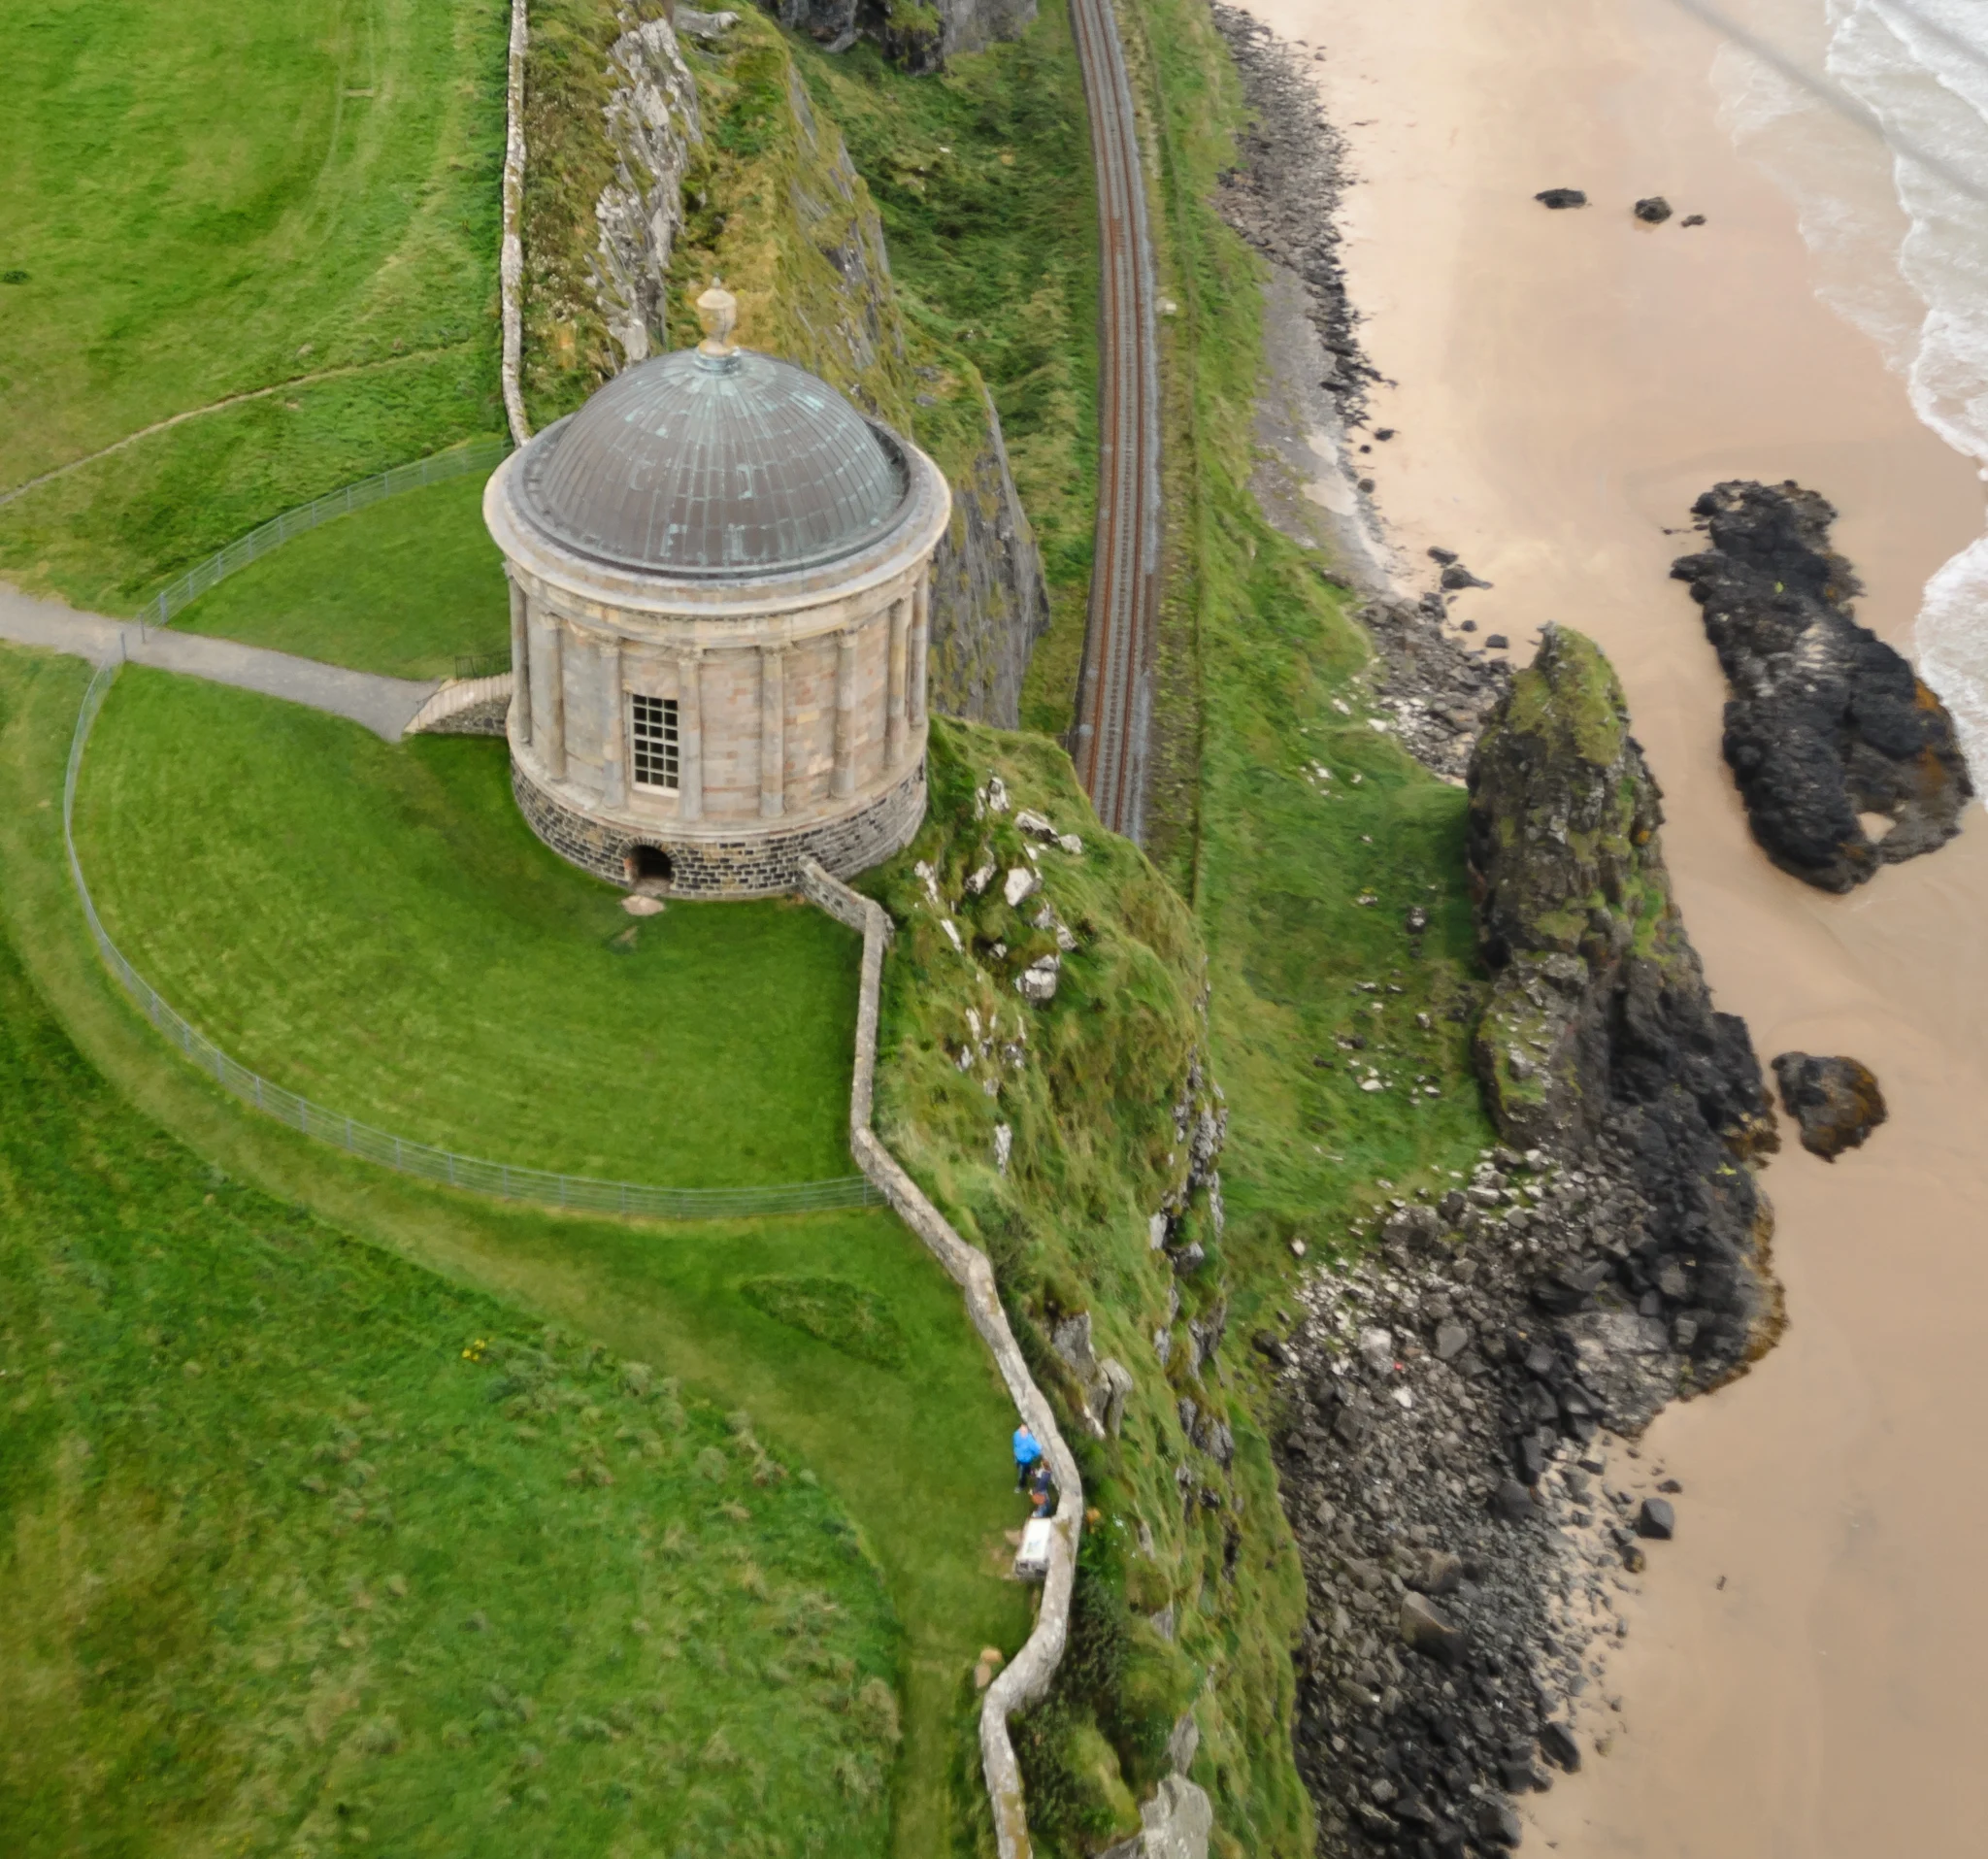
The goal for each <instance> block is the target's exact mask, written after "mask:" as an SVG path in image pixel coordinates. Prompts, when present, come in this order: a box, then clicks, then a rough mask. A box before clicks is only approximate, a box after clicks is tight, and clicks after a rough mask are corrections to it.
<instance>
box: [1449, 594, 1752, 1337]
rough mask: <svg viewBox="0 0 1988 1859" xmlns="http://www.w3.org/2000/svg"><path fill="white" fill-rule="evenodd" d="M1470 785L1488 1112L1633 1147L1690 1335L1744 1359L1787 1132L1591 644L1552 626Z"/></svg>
mask: <svg viewBox="0 0 1988 1859" xmlns="http://www.w3.org/2000/svg"><path fill="white" fill-rule="evenodd" d="M1470 787H1471V808H1470V825H1469V837H1468V856H1469V860H1470V868H1471V879H1472V886H1473V892H1474V899H1475V903H1476V909H1477V921H1478V931H1479V939H1480V943H1481V946H1482V951H1483V955H1484V960H1485V963H1486V965H1487V967H1488V968H1489V969H1490V970H1491V973H1492V978H1493V979H1492V996H1491V1001H1490V1004H1489V1005H1488V1007H1487V1008H1486V1009H1485V1012H1484V1015H1483V1018H1482V1020H1481V1021H1480V1023H1479V1026H1478V1031H1477V1036H1476V1042H1475V1057H1476V1063H1477V1069H1478V1073H1479V1076H1480V1077H1481V1079H1482V1080H1483V1084H1484V1090H1485V1096H1486V1101H1487V1103H1488V1105H1489V1107H1490V1110H1491V1112H1492V1115H1493V1117H1494V1118H1495V1119H1496V1121H1497V1123H1498V1125H1499V1127H1500V1129H1501V1130H1502V1131H1503V1133H1504V1134H1505V1136H1506V1139H1507V1140H1508V1142H1510V1143H1512V1144H1513V1145H1516V1146H1518V1147H1522V1148H1530V1147H1534V1146H1539V1147H1543V1148H1549V1149H1553V1150H1556V1151H1561V1152H1574V1153H1578V1152H1581V1151H1584V1150H1587V1149H1590V1148H1594V1147H1596V1146H1607V1147H1609V1148H1611V1149H1614V1150H1616V1151H1618V1152H1619V1155H1620V1157H1621V1159H1623V1160H1624V1161H1625V1162H1626V1163H1627V1164H1628V1166H1629V1167H1630V1169H1631V1170H1632V1172H1633V1174H1634V1175H1635V1177H1636V1178H1637V1179H1638V1180H1639V1182H1640V1186H1641V1189H1642V1193H1643V1197H1644V1201H1645V1203H1646V1215H1645V1223H1644V1230H1643V1233H1642V1235H1641V1239H1640V1245H1638V1246H1636V1247H1635V1248H1634V1251H1635V1252H1636V1253H1638V1254H1646V1258H1644V1260H1643V1263H1644V1264H1645V1265H1646V1266H1647V1268H1648V1276H1649V1277H1650V1278H1652V1280H1653V1281H1654V1280H1655V1279H1656V1278H1658V1277H1660V1276H1661V1277H1664V1278H1665V1279H1666V1281H1667V1282H1673V1283H1682V1284H1685V1285H1687V1286H1688V1287H1689V1291H1690V1296H1689V1298H1688V1299H1687V1301H1686V1303H1687V1310H1688V1313H1689V1314H1690V1315H1691V1319H1692V1334H1693V1336H1694V1344H1693V1348H1694V1353H1695V1354H1697V1355H1698V1356H1699V1357H1700V1358H1702V1359H1704V1360H1705V1362H1706V1367H1708V1368H1712V1369H1727V1368H1731V1367H1733V1366H1736V1365H1737V1364H1738V1363H1739V1362H1740V1361H1742V1360H1744V1359H1745V1357H1746V1356H1747V1355H1748V1354H1749V1353H1750V1352H1751V1351H1752V1349H1753V1348H1754V1346H1755V1345H1756V1344H1757V1343H1758V1342H1759V1341H1760V1338H1761V1333H1762V1330H1763V1326H1764V1325H1765V1324H1766V1323H1767V1322H1768V1321H1770V1319H1771V1313H1772V1311H1773V1308H1774V1299H1773V1292H1772V1287H1771V1286H1770V1285H1769V1283H1768V1281H1767V1279H1766V1278H1765V1261H1764V1256H1763V1253H1762V1251H1761V1247H1762V1245H1763V1243H1764V1241H1765V1238H1766V1235H1767V1232H1768V1230H1769V1214H1768V1210H1767V1204H1766V1201H1765V1198H1764V1197H1763V1196H1762V1195H1761V1194H1760V1193H1759V1191H1758V1189H1757V1188H1756V1186H1755V1184H1754V1178H1753V1174H1752V1171H1751V1170H1750V1169H1749V1168H1748V1167H1747V1166H1746V1163H1747V1162H1748V1161H1749V1160H1750V1159H1752V1158H1755V1157H1758V1156H1761V1155H1764V1154H1766V1153H1767V1152H1768V1151H1770V1150H1772V1149H1773V1148H1774V1147H1775V1146H1777V1145H1778V1142H1779V1138H1778V1136H1777V1134H1776V1132H1775V1129H1774V1124H1773V1112H1772V1107H1771V1104H1770V1101H1769V1098H1768V1095H1767V1092H1766V1089H1765V1086H1764V1084H1763V1081H1762V1078H1761V1068H1760V1061H1759V1060H1758V1058H1757V1057H1756V1056H1755V1054H1754V1050H1753V1042H1752V1040H1751V1038H1750V1037H1749V1035H1748V1033H1747V1030H1746V1025H1745V1022H1744V1021H1743V1020H1741V1019H1739V1017H1737V1016H1736V1015H1734V1014H1731V1013H1721V1012H1718V1011H1717V1010H1716V1009H1715V1008H1714V1007H1713V1005H1712V999H1711V992H1710V989H1709V988H1707V986H1706V980H1705V973H1704V970H1703V969H1702V967H1701V966H1700V964H1699V959H1698V953H1697V951H1696V950H1695V949H1694V948H1693V947H1692V946H1691V940H1690V938H1689V937H1688V936H1687V935H1686V934H1685V930H1684V923H1683V919H1682V918H1681V917H1680V915H1679V914H1678V912H1677V907H1676V905H1675V903H1674V902H1673V899H1672V896H1671V882H1670V877H1669V874H1668V873H1667V872H1666V870H1665V868H1664V859H1663V851H1662V846H1661V842H1660V839H1659V835H1658V829H1659V828H1660V827H1661V825H1662V823H1663V809H1662V804H1661V803H1662V796H1661V794H1660V792H1659V790H1658V787H1657V784H1656V781H1655V780H1653V779H1652V777H1651V775H1650V773H1649V770H1648V768H1647V767H1646V766H1645V765H1644V762H1643V757H1642V751H1641V749H1640V747H1639V746H1638V744H1637V742H1636V739H1635V738H1634V737H1633V736H1631V735H1630V733H1629V709H1628V705H1627V703H1626V701H1625V699H1624V697H1623V695H1622V687H1621V685H1620V683H1619V682H1618V681H1616V678H1615V674H1614V671H1613V670H1612V668H1611V667H1610V666H1609V664H1608V662H1607V659H1606V658H1604V657H1603V655H1602V653H1601V651H1600V650H1599V648H1598V647H1596V646H1595V645H1594V644H1593V642H1592V641H1590V640H1588V639H1585V638H1583V637H1582V636H1581V635H1580V634H1579V633H1575V632H1570V631H1568V630H1567V629H1565V628H1561V627H1549V628H1548V629H1547V631H1546V634H1545V638H1544V641H1543V643H1542V644H1541V647H1540V651H1539V655H1538V657H1537V658H1536V659H1535V661H1534V662H1533V664H1532V665H1531V666H1530V667H1529V668H1528V669H1527V670H1525V671H1523V672H1521V673H1520V674H1519V675H1518V677H1517V678H1516V679H1515V680H1514V681H1513V682H1512V688H1511V692H1510V694H1509V696H1508V697H1507V698H1506V699H1505V700H1504V701H1503V702H1502V703H1501V704H1500V706H1499V708H1498V710H1497V711H1496V712H1494V713H1493V715H1492V719H1491V722H1490V725H1489V727H1488V728H1487V729H1486V730H1485V733H1484V736H1483V739H1482V741H1481V742H1480V743H1479V744H1478V746H1477V751H1476V754H1475V756H1474V759H1473V762H1472V766H1471V779H1470ZM1666 1266H1674V1270H1673V1271H1670V1272H1666V1271H1665V1270H1664V1268H1665V1267H1666ZM1667 1295H1669V1294H1667ZM1671 1301H1673V1302H1675V1301H1677V1300H1676V1297H1675V1296H1673V1297H1672V1298H1671Z"/></svg>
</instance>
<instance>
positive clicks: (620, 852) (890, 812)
mask: <svg viewBox="0 0 1988 1859" xmlns="http://www.w3.org/2000/svg"><path fill="white" fill-rule="evenodd" d="M511 791H512V792H513V793H514V795H515V796H516V797H517V805H518V808H519V811H520V812H522V813H523V814H524V817H525V823H526V824H527V825H528V826H530V828H531V829H532V831H533V832H535V833H536V834H538V836H539V837H540V838H541V839H542V840H544V841H545V842H546V844H547V846H549V847H551V848H552V849H553V850H554V851H555V852H557V853H558V854H559V856H560V857H561V858H563V859H565V860H567V861H568V862H569V863H571V864H574V865H578V866H579V867H580V869H581V870H582V871H586V872H591V873H593V875H594V876H595V877H596V878H604V879H606V880H608V882H609V883H611V884H620V885H625V884H626V883H627V881H628V875H627V867H626V864H625V860H626V859H627V856H628V853H629V852H630V851H631V850H632V849H633V848H634V847H638V846H653V847H657V849H659V850H661V851H665V852H667V853H669V855H670V861H671V866H672V877H671V880H670V882H669V883H668V884H667V885H658V886H655V888H656V889H657V890H659V891H660V893H661V894H662V895H664V896H666V897H776V896H779V894H780V893H781V892H784V891H795V890H799V889H800V888H801V874H802V867H803V866H804V864H806V863H807V862H809V861H819V862H820V864H822V865H823V866H825V867H826V868H827V869H828V870H829V871H831V872H835V873H838V874H853V873H856V872H862V871H868V870H869V868H870V867H871V866H873V865H880V864H881V863H882V862H883V861H884V860H885V859H886V858H888V857H890V856H891V854H892V853H893V852H899V851H902V850H903V849H904V848H905V847H907V846H909V845H910V844H911V836H912V835H913V834H914V833H916V832H917V830H918V825H919V822H920V821H921V820H923V819H924V817H925V764H924V763H923V761H922V760H921V761H920V762H919V763H918V765H917V767H916V768H915V769H914V770H913V771H912V773H911V778H910V779H909V780H906V781H904V782H903V783H902V784H901V785H899V786H897V787H894V788H892V789H891V791H890V792H889V793H887V794H884V795H882V796H880V797H879V798H878V799H877V800H876V801H873V802H872V803H871V804H870V805H869V806H868V807H866V808H865V809H864V810H863V811H862V812H861V813H855V814H851V815H847V816H845V817H844V818H842V819H835V820H825V821H820V822H817V823H816V824H814V825H811V826H802V827H798V828H796V829H794V830H793V831H790V832H784V833H782V832H760V831H754V830H751V829H750V828H748V827H747V825H746V822H744V821H742V822H741V828H740V837H739V838H738V839H735V840H678V839H675V838H673V837H672V836H671V835H670V833H669V832H668V831H667V829H665V830H663V831H659V832H655V833H643V832H638V831H635V830H633V829H632V828H630V827H627V826H624V825H621V824H619V823H617V822H613V821H609V820H601V819H596V818H594V817H593V816H592V815H591V814H588V813H580V812H579V811H578V810H576V809H574V808H571V807H565V806H562V805H561V804H560V803H559V802H558V801H556V800H554V799H553V798H552V796H551V795H549V794H547V792H546V791H545V790H544V789H543V788H542V787H540V786H539V785H538V784H537V782H535V781H533V780H529V779H528V778H527V777H526V775H525V774H524V771H523V770H522V769H520V768H519V767H518V766H517V763H516V762H515V761H513V763H512V765H511Z"/></svg>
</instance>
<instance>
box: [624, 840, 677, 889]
mask: <svg viewBox="0 0 1988 1859" xmlns="http://www.w3.org/2000/svg"><path fill="white" fill-rule="evenodd" d="M621 865H622V869H623V870H624V871H625V872H626V873H627V874H628V882H629V884H630V885H631V886H632V887H633V888H634V889H636V890H638V891H661V890H667V889H669V886H670V880H671V879H672V878H674V877H675V876H676V870H677V868H676V866H675V865H674V864H673V863H672V861H671V858H670V855H669V853H668V852H666V851H664V850H663V848H662V847H660V846H631V847H629V848H628V850H627V851H626V852H625V853H624V854H623V855H622V860H621Z"/></svg>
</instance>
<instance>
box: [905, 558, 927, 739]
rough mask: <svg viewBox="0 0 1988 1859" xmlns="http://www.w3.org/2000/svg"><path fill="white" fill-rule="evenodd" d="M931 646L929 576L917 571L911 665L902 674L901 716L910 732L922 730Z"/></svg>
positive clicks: (912, 623)
mask: <svg viewBox="0 0 1988 1859" xmlns="http://www.w3.org/2000/svg"><path fill="white" fill-rule="evenodd" d="M931 643H932V576H931V573H930V571H929V570H926V569H920V570H919V571H918V585H917V589H916V591H915V592H914V593H913V594H912V596H911V665H910V667H909V668H908V669H907V671H906V673H905V715H906V719H907V720H908V721H909V722H910V724H911V727H912V728H913V729H923V728H924V727H925V650H926V647H928V646H929V645H930V644H931Z"/></svg>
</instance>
